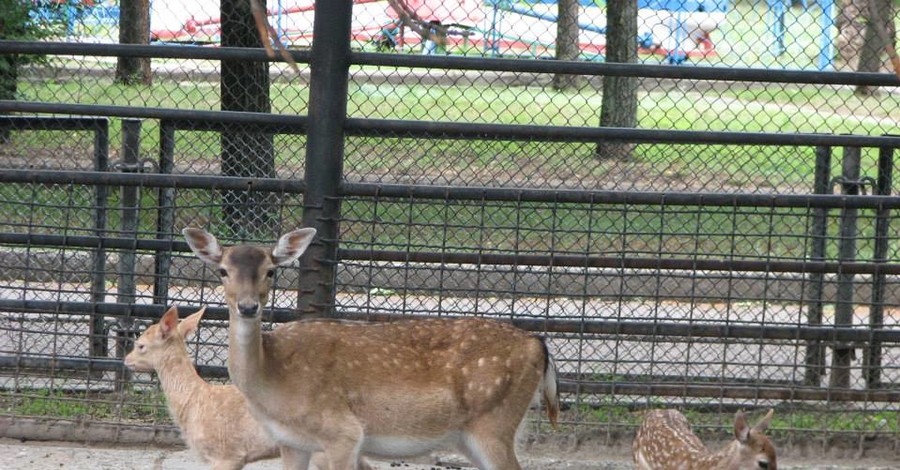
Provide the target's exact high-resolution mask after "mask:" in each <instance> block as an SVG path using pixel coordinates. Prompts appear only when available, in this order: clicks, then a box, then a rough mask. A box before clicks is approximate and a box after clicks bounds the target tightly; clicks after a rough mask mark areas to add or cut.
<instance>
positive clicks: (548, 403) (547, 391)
mask: <svg viewBox="0 0 900 470" xmlns="http://www.w3.org/2000/svg"><path fill="white" fill-rule="evenodd" d="M541 343H542V344H543V345H544V358H545V361H546V362H545V363H544V379H543V380H542V381H541V395H542V396H543V398H544V406H545V407H546V408H547V418H548V419H549V420H550V424H551V425H552V426H553V428H554V429H556V428H557V425H558V422H559V390H558V383H559V377H558V376H557V372H556V362H554V361H553V356H551V355H550V351H549V350H548V349H547V342H546V341H545V340H544V339H541Z"/></svg>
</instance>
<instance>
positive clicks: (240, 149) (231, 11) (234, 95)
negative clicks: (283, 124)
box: [221, 0, 278, 236]
mask: <svg viewBox="0 0 900 470" xmlns="http://www.w3.org/2000/svg"><path fill="white" fill-rule="evenodd" d="M221 10H222V12H221V13H222V46H223V47H261V46H262V44H261V43H260V38H259V35H258V32H257V29H256V25H255V23H254V21H253V15H252V14H251V12H250V3H249V2H248V1H247V0H221ZM221 94H222V110H224V111H255V112H263V113H268V112H270V111H271V104H270V101H269V63H268V62H251V61H247V60H223V61H222V78H221ZM222 174H223V175H225V176H245V177H246V176H255V177H267V178H271V177H274V176H275V146H274V140H273V137H272V134H265V133H261V132H258V131H254V130H253V129H252V128H248V126H246V125H238V126H234V127H232V128H230V129H228V130H226V131H223V132H222ZM222 200H223V201H222V202H223V204H222V207H223V209H222V210H223V217H224V221H225V223H226V225H227V227H228V228H229V229H230V230H231V232H232V233H233V234H235V235H238V236H254V235H264V236H271V234H270V233H268V232H270V231H272V230H273V229H274V228H275V218H274V214H275V211H276V208H277V205H278V198H277V197H276V195H275V194H272V193H259V192H254V191H252V190H249V189H248V190H244V191H237V190H225V191H222Z"/></svg>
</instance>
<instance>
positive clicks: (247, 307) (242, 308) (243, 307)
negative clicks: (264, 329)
mask: <svg viewBox="0 0 900 470" xmlns="http://www.w3.org/2000/svg"><path fill="white" fill-rule="evenodd" d="M258 310H259V304H257V303H252V304H240V305H238V312H240V314H241V316H244V317H253V316H256V312H257V311H258Z"/></svg>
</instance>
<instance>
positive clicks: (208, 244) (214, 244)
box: [181, 227, 222, 266]
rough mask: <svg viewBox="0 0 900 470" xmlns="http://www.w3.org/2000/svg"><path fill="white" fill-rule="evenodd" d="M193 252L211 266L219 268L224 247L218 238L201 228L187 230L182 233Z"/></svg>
mask: <svg viewBox="0 0 900 470" xmlns="http://www.w3.org/2000/svg"><path fill="white" fill-rule="evenodd" d="M181 233H182V235H184V239H185V241H187V244H188V246H189V247H191V251H193V252H194V254H195V255H197V257H198V258H200V259H202V260H203V261H206V262H207V263H209V264H212V265H216V266H218V265H219V263H220V262H222V246H221V245H219V241H218V240H216V237H214V236H212V235H210V234H209V232H207V231H206V230H203V229H201V228H190V227H188V228H186V229H184V230H182V231H181Z"/></svg>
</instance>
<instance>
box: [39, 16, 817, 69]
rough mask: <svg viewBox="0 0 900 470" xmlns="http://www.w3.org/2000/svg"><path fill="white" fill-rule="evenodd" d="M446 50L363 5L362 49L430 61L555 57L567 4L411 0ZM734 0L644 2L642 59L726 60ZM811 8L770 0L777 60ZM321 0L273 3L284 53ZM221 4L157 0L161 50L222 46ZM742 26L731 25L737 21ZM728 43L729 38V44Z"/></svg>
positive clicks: (359, 19) (297, 41)
mask: <svg viewBox="0 0 900 470" xmlns="http://www.w3.org/2000/svg"><path fill="white" fill-rule="evenodd" d="M40 1H41V2H43V3H41V8H39V9H38V12H39V13H38V15H37V16H38V17H40V18H41V19H44V20H46V19H53V18H56V19H57V20H61V21H63V22H64V23H65V24H66V34H67V35H72V34H74V32H75V27H76V25H78V24H79V23H81V24H93V25H97V24H103V25H107V26H110V27H115V26H116V25H117V21H118V5H117V0H40ZM401 1H404V2H405V4H406V6H407V7H408V8H409V9H410V10H411V11H413V12H415V14H416V16H417V20H420V21H422V22H423V23H424V24H426V25H429V24H430V25H440V26H441V27H440V28H436V29H434V31H435V32H436V33H440V34H436V35H435V36H438V37H439V40H438V41H433V40H430V39H429V38H425V39H423V38H422V37H421V36H420V35H419V34H417V33H415V32H412V31H410V30H409V28H408V27H406V26H405V25H404V24H403V22H402V21H401V19H400V15H399V14H398V13H397V12H396V11H394V9H393V8H392V7H391V5H390V3H389V2H388V1H387V0H353V2H354V9H353V13H354V21H353V30H352V34H353V40H354V41H355V42H356V43H357V44H361V45H366V44H370V45H371V44H374V45H375V47H376V48H377V49H378V50H381V51H388V50H407V51H410V50H416V51H419V52H422V53H427V54H435V53H462V54H470V53H475V54H480V55H483V56H486V57H501V56H503V57H538V58H552V57H553V55H554V52H553V51H554V48H555V41H556V22H557V10H558V8H557V3H556V2H557V0H518V1H515V0H453V1H448V2H445V1H441V0H401ZM729 1H730V0H638V7H639V10H638V16H639V17H638V37H637V38H636V40H637V43H638V45H639V47H640V51H641V52H642V53H645V54H657V55H660V56H663V57H664V58H665V59H664V60H665V61H667V62H669V63H672V64H679V63H682V62H684V61H685V60H687V59H689V58H693V57H707V56H712V55H716V54H718V50H717V48H716V44H715V41H714V40H713V37H714V36H719V37H717V38H716V40H718V41H722V40H723V38H722V37H721V36H723V33H722V32H720V30H721V29H722V27H723V26H725V25H726V22H727V21H729V19H728V18H727V13H728V10H729V8H730V5H729ZM580 2H581V5H580V11H579V18H578V28H579V38H578V41H579V47H580V50H581V58H582V59H585V60H602V58H603V55H604V52H605V46H606V36H605V35H606V16H605V8H604V7H601V6H597V3H598V2H595V1H594V0H580ZM806 2H807V0H767V2H766V8H767V15H766V18H767V20H766V22H767V30H768V35H769V36H768V39H767V40H766V41H767V42H769V41H770V44H768V45H767V47H768V51H769V52H770V53H771V55H772V56H774V57H778V56H780V55H783V54H784V53H785V51H786V50H787V47H786V45H787V43H788V41H789V40H790V39H789V38H790V35H789V34H788V32H789V25H787V24H786V20H785V18H786V14H787V12H788V11H789V10H790V8H791V6H792V5H794V6H800V7H802V8H806V6H807V5H806ZM814 5H815V6H816V7H818V8H821V9H822V12H823V14H822V15H821V19H820V21H819V23H820V25H821V34H820V35H819V39H818V48H819V54H818V58H817V63H816V65H815V68H817V69H819V70H827V69H829V68H831V65H832V58H833V56H834V42H833V36H834V23H835V22H834V15H835V6H834V0H814ZM314 10H315V2H314V0H269V1H268V3H267V13H268V16H269V22H270V24H272V25H273V27H274V28H275V31H276V33H277V34H278V36H279V37H280V38H281V40H282V42H283V43H284V44H287V45H288V46H289V47H301V48H302V47H308V46H309V45H310V44H311V43H312V24H313V15H314ZM218 14H219V0H152V1H151V17H150V28H151V41H154V42H166V43H184V44H195V45H216V44H218V42H219V39H220V28H221V20H220V18H219V16H218ZM733 20H734V18H732V19H731V21H733ZM724 40H725V41H726V42H727V38H725V39H724Z"/></svg>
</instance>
